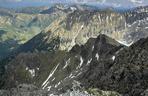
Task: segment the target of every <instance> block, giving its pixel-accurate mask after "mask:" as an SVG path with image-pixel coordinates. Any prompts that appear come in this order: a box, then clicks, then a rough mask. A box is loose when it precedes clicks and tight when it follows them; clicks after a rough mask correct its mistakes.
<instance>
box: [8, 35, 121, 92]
mask: <svg viewBox="0 0 148 96" xmlns="http://www.w3.org/2000/svg"><path fill="white" fill-rule="evenodd" d="M121 47H122V45H120V44H119V43H118V42H117V41H115V40H113V39H111V38H109V37H106V36H105V35H100V36H99V37H98V38H96V39H95V38H91V39H89V41H88V42H87V43H86V44H85V45H82V46H79V45H76V46H74V47H73V49H72V50H71V51H70V52H68V53H67V52H64V51H63V52H62V51H61V52H60V51H56V52H51V53H48V52H37V53H22V54H20V55H18V56H17V57H16V58H15V59H14V60H12V62H10V63H9V64H8V66H7V69H6V70H7V71H6V75H7V76H8V78H7V79H6V81H7V82H6V84H5V87H8V88H9V87H10V88H11V87H12V86H16V85H18V84H22V83H28V84H30V83H31V84H32V83H33V84H35V85H36V86H40V87H42V88H43V89H47V90H48V91H50V92H56V91H57V92H58V90H59V91H61V92H63V91H64V92H65V91H66V90H68V88H70V87H71V86H72V85H71V84H72V82H73V80H75V79H76V78H78V76H79V75H80V74H81V73H83V72H85V71H86V70H87V69H88V68H89V66H90V65H89V63H91V61H95V62H98V61H99V60H100V59H101V58H102V59H103V58H108V59H107V60H108V62H109V61H110V63H111V62H113V60H112V59H113V55H114V54H115V52H116V51H117V50H119V49H120V48H121ZM16 66H17V67H16ZM104 71H105V69H104ZM10 74H11V75H10ZM43 74H44V75H43Z"/></svg>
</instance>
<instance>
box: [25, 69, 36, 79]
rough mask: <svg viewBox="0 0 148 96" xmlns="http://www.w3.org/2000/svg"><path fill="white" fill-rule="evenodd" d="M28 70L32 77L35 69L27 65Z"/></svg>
mask: <svg viewBox="0 0 148 96" xmlns="http://www.w3.org/2000/svg"><path fill="white" fill-rule="evenodd" d="M26 70H27V71H29V73H30V74H31V76H32V77H34V76H35V69H29V68H28V67H26Z"/></svg>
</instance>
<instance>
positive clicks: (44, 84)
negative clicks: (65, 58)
mask: <svg viewBox="0 0 148 96" xmlns="http://www.w3.org/2000/svg"><path fill="white" fill-rule="evenodd" d="M59 65H60V64H58V65H57V66H56V67H55V68H54V69H53V71H51V73H50V74H49V76H48V78H47V79H46V80H45V81H44V82H43V84H42V86H43V89H44V88H45V87H46V86H47V84H48V80H49V79H50V78H51V77H52V76H53V74H54V73H55V71H56V70H57V68H58V66H59Z"/></svg>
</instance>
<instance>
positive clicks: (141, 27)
mask: <svg viewBox="0 0 148 96" xmlns="http://www.w3.org/2000/svg"><path fill="white" fill-rule="evenodd" d="M135 10H136V9H135ZM135 10H132V11H128V12H126V13H117V12H114V11H112V10H103V11H85V10H83V11H82V10H76V11H74V12H72V13H70V14H69V15H67V16H62V17H61V18H59V19H57V20H55V21H54V22H53V23H52V24H51V25H50V26H48V27H47V28H46V29H45V30H43V32H42V33H41V34H42V35H41V34H39V35H38V36H36V37H40V40H41V42H46V43H47V44H49V43H50V42H51V41H53V40H55V39H58V40H59V44H58V45H57V46H59V47H58V49H60V50H70V49H71V48H72V47H73V46H74V45H75V44H78V45H83V44H85V43H86V42H87V40H88V39H89V38H91V37H96V36H98V35H99V34H105V35H107V36H109V37H111V38H114V39H115V40H117V41H119V42H120V43H122V44H125V45H127V46H129V45H131V44H132V43H133V42H135V41H137V40H139V39H140V38H145V37H147V36H148V33H147V31H148V29H147V22H148V21H147V15H146V14H147V9H143V10H142V9H141V10H142V11H137V12H135ZM45 34H50V35H48V36H47V35H45ZM40 35H41V36H42V37H41V36H40ZM43 35H45V36H43ZM34 40H35V39H34ZM30 42H32V40H30V41H29V42H27V43H26V45H30V44H31V43H30ZM46 43H45V44H46ZM23 47H24V46H23ZM37 50H40V49H38V48H37ZM46 50H47V49H46Z"/></svg>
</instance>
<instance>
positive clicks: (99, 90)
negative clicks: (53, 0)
mask: <svg viewBox="0 0 148 96" xmlns="http://www.w3.org/2000/svg"><path fill="white" fill-rule="evenodd" d="M5 10H6V11H5ZM32 10H35V9H34V8H33V9H32ZM36 10H37V11H36ZM36 10H35V11H32V12H33V13H32V12H31V11H30V10H29V11H28V9H21V10H9V11H7V9H2V12H1V11H0V13H1V14H2V15H0V17H1V18H2V19H1V18H0V19H1V21H4V22H3V23H1V26H0V28H1V27H2V29H3V30H1V35H0V38H1V42H2V44H1V45H3V43H5V42H6V41H7V40H10V37H9V38H6V39H3V38H4V37H5V36H13V35H9V34H15V33H18V34H21V35H22V34H24V36H27V37H28V35H30V34H29V33H31V34H32V33H33V32H35V34H33V35H31V36H30V37H28V38H27V39H25V40H22V37H19V35H17V34H15V36H13V37H11V38H12V40H15V39H14V38H15V37H17V38H18V39H16V41H17V44H16V45H17V46H16V47H15V49H13V50H12V51H11V52H9V51H6V52H8V54H7V55H6V53H4V55H3V54H1V56H2V57H4V56H5V55H6V56H5V58H4V59H2V60H1V61H0V69H1V70H0V88H1V90H0V95H1V96H147V95H148V92H147V90H148V78H147V77H148V68H147V64H148V61H147V60H148V58H147V56H148V33H147V31H148V27H147V26H148V25H147V24H148V23H147V22H148V18H147V17H148V7H147V6H143V7H136V8H132V9H129V10H125V11H117V10H114V8H105V9H98V8H97V7H91V6H86V5H83V6H82V5H71V6H67V5H62V4H58V5H56V6H52V7H50V8H49V7H40V8H37V9H36ZM30 12H31V13H30ZM34 12H35V13H34ZM32 27H34V29H35V31H33V32H32V31H30V30H31V29H32ZM4 28H5V29H4ZM10 28H11V29H10ZM12 28H13V29H14V30H12ZM22 31H24V32H22ZM13 32H14V33H13ZM11 44H12V42H10V45H9V46H11ZM5 45H6V46H8V43H6V44H5ZM0 48H1V47H0ZM4 49H5V48H4Z"/></svg>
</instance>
